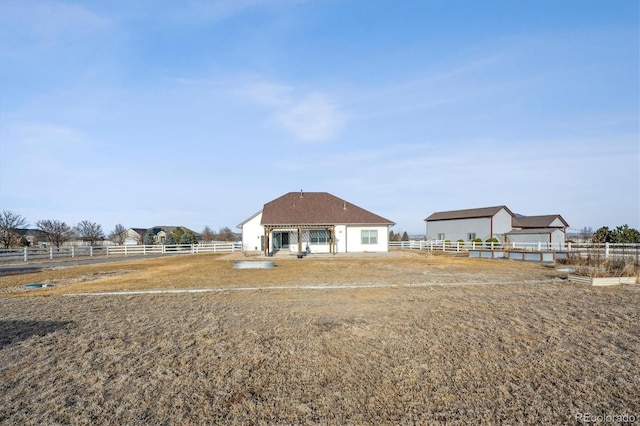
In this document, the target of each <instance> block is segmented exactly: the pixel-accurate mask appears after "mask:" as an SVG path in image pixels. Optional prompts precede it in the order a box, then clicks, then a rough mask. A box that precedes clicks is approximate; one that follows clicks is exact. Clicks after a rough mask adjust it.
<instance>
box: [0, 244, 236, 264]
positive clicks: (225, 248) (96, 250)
mask: <svg viewBox="0 0 640 426" xmlns="http://www.w3.org/2000/svg"><path fill="white" fill-rule="evenodd" d="M241 249H242V246H241V244H240V243H233V242H231V243H213V244H173V245H123V246H94V247H91V246H89V247H87V246H79V247H60V248H57V247H50V248H28V247H24V248H16V249H0V263H1V262H27V261H30V260H45V259H64V258H77V257H93V256H129V255H147V254H198V253H232V252H235V251H240V250H241Z"/></svg>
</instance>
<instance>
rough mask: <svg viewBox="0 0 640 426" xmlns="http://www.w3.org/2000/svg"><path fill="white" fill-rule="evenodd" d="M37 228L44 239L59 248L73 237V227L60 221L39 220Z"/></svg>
mask: <svg viewBox="0 0 640 426" xmlns="http://www.w3.org/2000/svg"><path fill="white" fill-rule="evenodd" d="M36 226H37V227H38V229H39V230H40V234H41V236H42V238H43V239H44V240H46V241H48V242H50V243H51V244H53V245H55V246H56V247H58V248H60V246H61V245H62V244H64V243H65V242H67V241H69V239H70V238H71V237H73V230H72V229H71V227H70V226H69V225H67V224H66V223H64V222H62V221H60V220H56V219H53V220H48V219H47V220H39V221H38V222H37V223H36Z"/></svg>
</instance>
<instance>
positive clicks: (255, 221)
mask: <svg viewBox="0 0 640 426" xmlns="http://www.w3.org/2000/svg"><path fill="white" fill-rule="evenodd" d="M260 221H262V212H260V213H258V214H256V215H255V216H253V217H252V218H251V219H249V220H248V221H247V222H245V223H244V224H242V249H243V250H244V251H260V250H261V245H260V244H261V238H262V237H264V226H262V225H260Z"/></svg>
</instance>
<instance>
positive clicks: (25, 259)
mask: <svg viewBox="0 0 640 426" xmlns="http://www.w3.org/2000/svg"><path fill="white" fill-rule="evenodd" d="M27 260H29V250H28V249H27V248H26V247H25V248H24V261H25V262H26V261H27Z"/></svg>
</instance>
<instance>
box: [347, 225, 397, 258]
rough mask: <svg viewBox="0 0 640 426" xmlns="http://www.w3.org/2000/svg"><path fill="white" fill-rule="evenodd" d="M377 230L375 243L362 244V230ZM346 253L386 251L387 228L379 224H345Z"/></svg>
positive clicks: (387, 245) (387, 247)
mask: <svg viewBox="0 0 640 426" xmlns="http://www.w3.org/2000/svg"><path fill="white" fill-rule="evenodd" d="M364 230H367V231H368V230H375V231H378V242H377V243H376V244H362V231H364ZM346 236H347V238H346V249H347V253H364V252H387V251H389V228H388V227H387V226H384V225H383V226H380V225H371V226H366V225H348V226H346Z"/></svg>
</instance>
